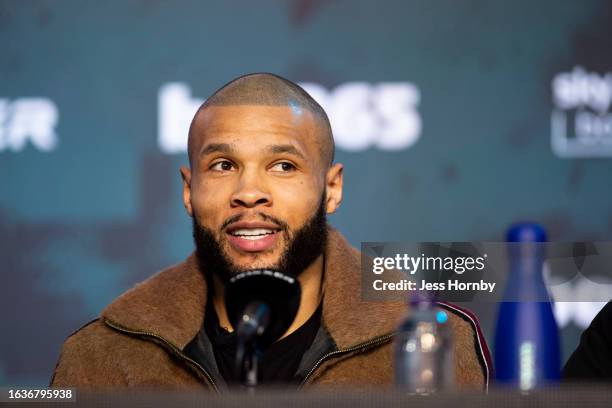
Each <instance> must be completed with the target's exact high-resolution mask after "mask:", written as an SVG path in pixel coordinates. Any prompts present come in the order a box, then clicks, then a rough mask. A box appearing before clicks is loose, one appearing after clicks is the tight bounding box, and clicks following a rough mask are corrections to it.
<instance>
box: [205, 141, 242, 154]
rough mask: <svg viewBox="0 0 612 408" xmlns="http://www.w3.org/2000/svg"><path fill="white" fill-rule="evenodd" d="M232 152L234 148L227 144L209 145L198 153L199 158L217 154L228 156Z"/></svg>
mask: <svg viewBox="0 0 612 408" xmlns="http://www.w3.org/2000/svg"><path fill="white" fill-rule="evenodd" d="M234 150H235V149H234V146H232V145H230V144H228V143H210V144H208V145H206V146H205V147H204V148H203V149H202V151H201V152H200V156H206V155H207V154H210V153H217V152H220V153H227V154H229V153H233V152H234Z"/></svg>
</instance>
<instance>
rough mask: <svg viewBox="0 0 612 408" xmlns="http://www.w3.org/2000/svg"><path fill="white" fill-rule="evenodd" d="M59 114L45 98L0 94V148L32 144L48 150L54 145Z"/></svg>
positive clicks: (13, 148) (55, 144) (18, 149)
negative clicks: (3, 95) (12, 96)
mask: <svg viewBox="0 0 612 408" xmlns="http://www.w3.org/2000/svg"><path fill="white" fill-rule="evenodd" d="M58 118H59V114H58V109H57V106H55V103H53V101H51V100H50V99H47V98H19V99H14V100H9V99H3V98H0V152H1V151H13V152H20V151H22V150H23V149H25V148H26V147H27V146H28V144H31V145H32V146H33V147H34V148H35V149H38V150H40V151H43V152H49V151H52V150H54V149H55V148H56V146H57V143H58V139H57V133H56V132H55V128H56V126H57V122H58Z"/></svg>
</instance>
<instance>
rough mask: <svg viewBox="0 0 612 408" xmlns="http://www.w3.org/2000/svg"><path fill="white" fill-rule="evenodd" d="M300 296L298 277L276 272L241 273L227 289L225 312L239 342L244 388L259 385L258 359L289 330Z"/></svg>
mask: <svg viewBox="0 0 612 408" xmlns="http://www.w3.org/2000/svg"><path fill="white" fill-rule="evenodd" d="M301 292H302V291H301V287H300V284H299V282H298V280H297V279H296V278H295V277H292V276H289V275H286V274H284V273H282V272H279V271H274V270H250V271H246V272H242V273H240V274H238V275H236V276H234V277H232V278H231V279H230V280H229V282H228V283H227V284H226V285H225V308H226V310H227V315H228V318H229V320H230V323H231V324H232V326H233V327H234V330H235V331H236V335H237V338H238V349H237V351H236V370H237V371H238V372H239V373H240V378H241V380H242V382H243V384H245V385H247V386H250V387H254V386H255V385H257V355H258V354H259V353H261V352H262V351H264V350H265V349H267V348H268V347H269V346H270V345H271V344H272V343H274V342H275V341H276V340H278V339H279V338H280V337H281V336H282V335H283V334H284V333H285V332H286V331H287V329H289V326H291V324H292V323H293V321H294V320H295V316H296V315H297V311H298V308H299V306H300V299H301Z"/></svg>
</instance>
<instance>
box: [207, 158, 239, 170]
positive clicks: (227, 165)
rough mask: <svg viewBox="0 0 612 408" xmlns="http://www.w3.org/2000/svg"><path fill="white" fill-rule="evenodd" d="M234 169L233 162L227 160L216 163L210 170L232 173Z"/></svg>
mask: <svg viewBox="0 0 612 408" xmlns="http://www.w3.org/2000/svg"><path fill="white" fill-rule="evenodd" d="M233 167H234V165H233V164H232V162H229V161H227V160H223V161H220V162H216V163H215V164H213V165H212V166H210V169H211V170H217V171H230V170H231V169H232V168H233Z"/></svg>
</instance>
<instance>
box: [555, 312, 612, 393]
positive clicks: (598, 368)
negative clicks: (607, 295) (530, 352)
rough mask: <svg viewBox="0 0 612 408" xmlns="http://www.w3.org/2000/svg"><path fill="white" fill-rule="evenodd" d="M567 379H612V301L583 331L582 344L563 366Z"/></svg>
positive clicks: (607, 380) (595, 380) (564, 375)
mask: <svg viewBox="0 0 612 408" xmlns="http://www.w3.org/2000/svg"><path fill="white" fill-rule="evenodd" d="M563 378H564V379H565V380H566V381H591V382H598V381H606V382H609V381H610V380H612V302H608V303H607V304H606V305H605V306H604V307H603V308H602V309H601V310H600V311H599V313H597V316H595V318H594V319H593V321H592V322H591V324H590V325H589V327H587V329H586V330H585V331H584V332H583V333H582V336H581V337H580V344H579V345H578V347H577V348H576V350H574V352H573V353H572V355H571V356H570V358H569V359H568V360H567V362H566V363H565V366H564V367H563Z"/></svg>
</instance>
